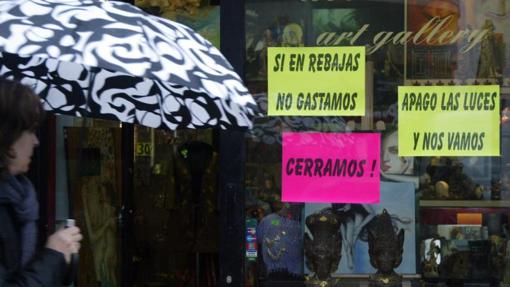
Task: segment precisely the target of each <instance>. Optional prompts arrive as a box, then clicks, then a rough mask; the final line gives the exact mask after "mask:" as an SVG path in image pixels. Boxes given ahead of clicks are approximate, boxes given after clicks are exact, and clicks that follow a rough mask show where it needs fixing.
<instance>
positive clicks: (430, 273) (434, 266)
mask: <svg viewBox="0 0 510 287" xmlns="http://www.w3.org/2000/svg"><path fill="white" fill-rule="evenodd" d="M439 244H440V241H439V240H438V239H431V240H430V244H429V250H428V252H427V255H428V259H425V261H424V262H423V276H424V277H427V278H435V277H439V263H440V256H441V248H440V247H439Z"/></svg>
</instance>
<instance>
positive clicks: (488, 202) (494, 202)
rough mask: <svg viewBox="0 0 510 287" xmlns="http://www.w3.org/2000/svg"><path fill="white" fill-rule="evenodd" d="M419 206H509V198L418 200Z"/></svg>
mask: <svg viewBox="0 0 510 287" xmlns="http://www.w3.org/2000/svg"><path fill="white" fill-rule="evenodd" d="M420 207H474V208H477V207H478V208H480V207H503V208H510V200H420Z"/></svg>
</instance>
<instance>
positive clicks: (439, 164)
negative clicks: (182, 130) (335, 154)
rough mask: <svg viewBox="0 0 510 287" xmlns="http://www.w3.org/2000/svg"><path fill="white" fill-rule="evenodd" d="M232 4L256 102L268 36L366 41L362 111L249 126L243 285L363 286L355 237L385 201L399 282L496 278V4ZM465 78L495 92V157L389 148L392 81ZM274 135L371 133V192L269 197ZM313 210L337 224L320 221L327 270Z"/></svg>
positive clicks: (503, 33)
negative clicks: (240, 22)
mask: <svg viewBox="0 0 510 287" xmlns="http://www.w3.org/2000/svg"><path fill="white" fill-rule="evenodd" d="M245 9H246V10H245V21H246V22H245V31H246V60H245V69H246V83H247V86H248V87H249V89H250V91H251V92H252V94H254V96H255V97H256V100H257V101H258V102H259V105H260V106H261V107H262V108H263V109H266V112H267V106H268V105H269V104H270V102H269V101H268V95H267V91H268V84H267V83H268V70H267V62H268V58H267V55H268V48H270V47H320V46H328V47H332V46H365V47H366V74H367V77H366V79H367V80H366V105H367V109H366V111H367V113H366V114H365V116H363V117H355V116H327V117H326V116H324V117H310V116H307V117H304V116H299V115H296V116H267V115H266V116H264V117H261V118H259V119H258V120H257V121H256V123H255V126H254V128H253V129H252V130H251V131H250V132H248V134H247V148H246V152H247V156H246V220H247V223H246V228H247V230H246V258H245V268H246V269H245V270H246V278H245V279H246V280H245V286H304V285H305V284H307V285H309V286H323V285H320V284H321V283H320V282H321V281H327V282H328V284H332V285H328V286H337V285H335V284H339V285H338V286H344V285H345V286H351V285H352V286H361V285H363V286H365V285H364V284H366V283H367V281H369V280H370V279H369V278H372V279H373V278H377V277H374V276H373V274H374V273H375V272H376V268H374V266H373V264H371V260H370V259H371V256H375V255H374V254H373V253H372V254H370V252H374V251H373V250H376V249H373V248H375V247H373V246H372V247H370V246H369V243H368V242H369V241H370V236H372V235H373V233H374V232H376V231H375V230H377V227H376V226H377V225H378V224H379V223H380V222H381V221H378V220H379V218H380V215H382V214H384V210H386V211H387V212H388V213H389V215H390V219H391V226H393V228H394V231H395V232H394V234H393V235H392V236H395V237H394V238H395V241H398V239H399V237H398V236H400V235H399V231H400V230H403V231H402V232H403V234H404V235H403V244H402V246H403V253H402V262H401V263H400V264H398V265H396V266H394V267H395V271H396V272H397V273H398V274H401V275H402V276H403V277H402V279H401V280H402V282H403V284H404V285H405V286H410V285H416V286H418V285H421V286H446V285H447V286H450V284H459V286H460V285H462V286H492V285H494V284H496V283H504V284H509V283H510V273H509V272H508V271H509V270H510V261H509V259H508V258H510V257H509V254H510V238H509V229H508V226H509V223H510V187H509V186H508V181H509V180H508V178H509V174H510V170H509V168H508V165H509V164H510V159H509V156H508V152H507V150H508V144H509V141H508V130H509V129H508V122H509V121H508V116H507V114H508V110H509V95H510V94H509V91H510V80H509V79H510V65H509V64H508V61H509V56H510V49H509V47H510V45H509V43H510V26H509V25H508V23H507V22H508V17H509V15H510V5H509V4H508V2H506V1H499V0H494V1H492V0H489V1H460V0H399V1H393V0H392V1H369V0H367V1H340V0H332V1H321V0H317V1H297V0H296V1H292V0H289V1H283V0H282V1H256V0H251V1H246V8H245ZM467 85H480V86H482V85H495V86H498V87H499V89H500V110H497V111H495V112H496V113H499V112H501V115H500V121H499V123H498V127H499V129H500V131H494V132H493V133H491V134H490V135H489V136H490V137H493V138H496V139H497V140H498V141H499V142H500V149H501V153H500V156H482V155H481V154H473V155H472V156H448V155H442V156H399V144H398V142H399V141H398V132H399V113H398V104H397V103H398V87H399V86H421V87H434V86H438V87H444V86H467ZM266 114H267V113H266ZM440 124H441V125H443V126H445V127H448V126H449V125H452V123H450V122H449V121H444V122H442V123H440ZM283 132H299V133H306V132H326V133H357V132H370V133H379V134H380V135H381V146H380V152H381V159H380V163H381V164H380V173H381V183H380V194H381V203H380V204H356V203H341V202H340V203H323V204H317V203H308V202H297V203H295V202H294V203H291V202H284V201H282V186H283V185H284V183H283V182H282V181H283V179H282V173H283V171H282V150H283V149H284V148H285V147H284V146H283V145H282V133H283ZM303 188H304V187H303ZM317 188H320V187H317ZM352 192H362V191H358V190H356V191H352ZM318 215H320V216H323V220H324V221H323V222H333V220H332V219H330V218H335V219H336V220H338V221H339V223H338V224H336V223H335V224H334V223H332V224H330V225H328V226H325V225H324V226H323V229H322V231H321V232H329V235H330V236H329V237H328V239H327V240H326V239H324V242H323V243H324V246H328V250H329V252H328V254H323V255H324V256H326V255H327V256H329V257H327V258H328V259H327V260H329V261H328V262H329V263H328V264H330V265H328V267H327V268H326V269H327V271H324V270H318V268H319V267H318V265H317V264H319V263H318V262H320V259H317V258H318V257H317V256H315V257H314V255H317V254H320V250H313V246H314V245H313V239H314V236H317V239H316V240H319V239H320V238H321V236H322V235H323V233H315V234H314V230H313V229H316V227H314V226H313V224H311V223H310V222H311V221H313V220H312V219H313V218H314V217H316V216H318ZM320 216H319V218H321V217H320ZM372 239H373V238H372ZM324 246H323V247H324ZM371 248H372V249H371ZM385 248H387V249H388V250H386V249H383V250H386V251H388V252H389V250H391V247H385ZM371 250H372V251H371ZM297 258H299V259H297ZM324 258H326V257H324ZM322 260H323V261H327V260H326V259H322ZM322 263H324V262H322ZM379 267H380V266H379ZM321 268H324V266H322V267H321ZM328 268H329V269H328ZM320 272H325V273H326V275H324V273H322V274H320ZM319 275H320V276H319ZM324 276H325V277H327V278H326V279H324ZM370 276H372V277H370ZM318 277H321V278H319V280H317V279H318ZM314 284H316V285H314ZM317 284H318V285H317ZM322 284H325V283H324V282H323V283H322ZM477 284H478V285H477ZM452 286H453V285H452Z"/></svg>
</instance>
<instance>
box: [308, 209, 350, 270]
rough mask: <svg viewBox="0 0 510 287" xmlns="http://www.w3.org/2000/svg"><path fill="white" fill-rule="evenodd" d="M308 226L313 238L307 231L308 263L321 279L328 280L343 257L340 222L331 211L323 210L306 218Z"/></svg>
mask: <svg viewBox="0 0 510 287" xmlns="http://www.w3.org/2000/svg"><path fill="white" fill-rule="evenodd" d="M306 226H307V227H308V229H309V230H310V232H311V234H312V236H313V239H312V238H310V236H309V235H308V233H305V238H304V246H305V256H306V259H307V261H306V264H307V266H308V268H309V269H310V270H311V271H313V272H314V273H315V274H316V276H317V278H318V279H319V280H327V279H328V278H329V276H330V274H331V273H333V272H335V270H336V269H337V268H338V263H339V262H340V258H341V250H342V239H341V237H340V232H339V228H340V222H339V220H338V218H337V216H336V215H335V214H333V213H331V211H329V210H328V211H321V212H319V213H314V214H312V215H310V216H308V217H307V218H306Z"/></svg>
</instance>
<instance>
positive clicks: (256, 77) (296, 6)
mask: <svg viewBox="0 0 510 287" xmlns="http://www.w3.org/2000/svg"><path fill="white" fill-rule="evenodd" d="M305 16H306V9H303V3H300V2H298V1H295V2H289V1H271V2H262V3H253V2H248V3H246V14H245V18H246V20H245V23H246V29H245V31H246V62H245V67H246V79H247V80H248V81H267V48H268V47H303V46H305V39H306V33H307V31H306V26H305Z"/></svg>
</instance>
